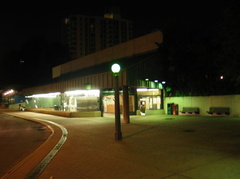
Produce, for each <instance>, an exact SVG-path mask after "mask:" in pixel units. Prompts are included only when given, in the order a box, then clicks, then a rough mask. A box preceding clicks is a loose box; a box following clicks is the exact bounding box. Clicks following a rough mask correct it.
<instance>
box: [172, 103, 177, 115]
mask: <svg viewBox="0 0 240 179" xmlns="http://www.w3.org/2000/svg"><path fill="white" fill-rule="evenodd" d="M172 114H173V115H178V104H173V105H172Z"/></svg>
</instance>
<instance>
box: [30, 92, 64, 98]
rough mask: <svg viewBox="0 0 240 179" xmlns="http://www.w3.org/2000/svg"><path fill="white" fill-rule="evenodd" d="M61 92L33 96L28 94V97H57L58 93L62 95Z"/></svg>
mask: <svg viewBox="0 0 240 179" xmlns="http://www.w3.org/2000/svg"><path fill="white" fill-rule="evenodd" d="M60 94H61V93H60V92H55V93H45V94H34V95H32V96H26V98H56V96H57V95H60Z"/></svg>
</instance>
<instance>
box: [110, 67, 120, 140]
mask: <svg viewBox="0 0 240 179" xmlns="http://www.w3.org/2000/svg"><path fill="white" fill-rule="evenodd" d="M111 70H112V72H113V75H114V77H115V93H114V94H115V140H122V132H121V123H120V106H119V86H118V75H119V72H120V70H121V67H120V65H119V64H117V63H115V64H113V65H112V67H111Z"/></svg>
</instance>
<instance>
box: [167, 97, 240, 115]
mask: <svg viewBox="0 0 240 179" xmlns="http://www.w3.org/2000/svg"><path fill="white" fill-rule="evenodd" d="M168 103H174V104H178V111H179V115H181V112H180V111H182V109H183V107H198V108H199V109H200V115H208V113H207V111H209V107H229V108H230V115H231V116H239V115H240V95H223V96H192V97H166V98H165V99H164V110H165V114H167V104H168Z"/></svg>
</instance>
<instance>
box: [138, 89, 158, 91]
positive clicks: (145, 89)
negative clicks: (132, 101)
mask: <svg viewBox="0 0 240 179" xmlns="http://www.w3.org/2000/svg"><path fill="white" fill-rule="evenodd" d="M137 91H158V89H147V88H138V89H137Z"/></svg>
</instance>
